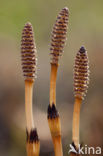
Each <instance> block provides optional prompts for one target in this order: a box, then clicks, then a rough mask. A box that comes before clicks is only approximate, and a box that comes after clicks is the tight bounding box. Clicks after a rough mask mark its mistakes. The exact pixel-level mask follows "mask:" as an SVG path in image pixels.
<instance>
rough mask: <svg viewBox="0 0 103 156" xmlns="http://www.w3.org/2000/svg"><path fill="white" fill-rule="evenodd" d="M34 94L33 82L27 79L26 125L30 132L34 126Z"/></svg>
mask: <svg viewBox="0 0 103 156" xmlns="http://www.w3.org/2000/svg"><path fill="white" fill-rule="evenodd" d="M32 94H33V82H32V81H26V80H25V113H26V126H27V130H28V132H29V133H30V131H31V129H33V128H34V121H33V112H32Z"/></svg>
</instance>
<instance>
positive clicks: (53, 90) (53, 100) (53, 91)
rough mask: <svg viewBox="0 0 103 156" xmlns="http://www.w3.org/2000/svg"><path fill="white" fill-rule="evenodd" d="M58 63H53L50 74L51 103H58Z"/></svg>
mask: <svg viewBox="0 0 103 156" xmlns="http://www.w3.org/2000/svg"><path fill="white" fill-rule="evenodd" d="M57 70H58V65H56V64H51V75H50V105H51V106H52V104H53V103H54V104H55V105H56V79H57Z"/></svg>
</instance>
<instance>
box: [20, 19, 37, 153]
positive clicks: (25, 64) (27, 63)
mask: <svg viewBox="0 0 103 156" xmlns="http://www.w3.org/2000/svg"><path fill="white" fill-rule="evenodd" d="M21 58H22V70H23V75H24V78H25V113H26V131H27V156H38V155H39V151H40V150H39V149H40V141H39V139H38V134H37V130H36V129H35V128H34V121H33V112H32V94H33V84H34V83H33V82H34V81H35V77H36V64H37V58H36V46H35V42H34V33H33V27H32V25H31V23H29V22H28V23H26V24H25V26H24V29H23V31H22V40H21Z"/></svg>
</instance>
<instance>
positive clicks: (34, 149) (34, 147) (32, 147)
mask: <svg viewBox="0 0 103 156" xmlns="http://www.w3.org/2000/svg"><path fill="white" fill-rule="evenodd" d="M39 152H40V142H35V143H27V156H39Z"/></svg>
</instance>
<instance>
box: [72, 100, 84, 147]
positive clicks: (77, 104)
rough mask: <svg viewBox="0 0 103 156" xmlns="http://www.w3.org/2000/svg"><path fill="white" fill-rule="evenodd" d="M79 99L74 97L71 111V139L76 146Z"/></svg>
mask: <svg viewBox="0 0 103 156" xmlns="http://www.w3.org/2000/svg"><path fill="white" fill-rule="evenodd" d="M81 102H82V100H81V99H78V98H76V99H75V103H74V112H73V128H72V141H73V142H74V144H75V146H76V148H77V149H78V146H79V122H80V107H81Z"/></svg>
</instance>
